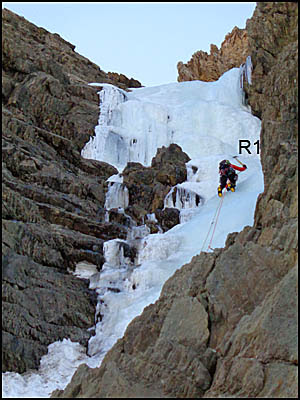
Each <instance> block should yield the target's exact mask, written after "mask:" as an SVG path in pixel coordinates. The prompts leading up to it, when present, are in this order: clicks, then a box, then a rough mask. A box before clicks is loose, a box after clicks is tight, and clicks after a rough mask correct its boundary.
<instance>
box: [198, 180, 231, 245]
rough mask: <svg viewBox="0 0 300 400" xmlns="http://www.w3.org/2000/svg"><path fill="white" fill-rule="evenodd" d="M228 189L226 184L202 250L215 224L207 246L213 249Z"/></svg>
mask: <svg viewBox="0 0 300 400" xmlns="http://www.w3.org/2000/svg"><path fill="white" fill-rule="evenodd" d="M226 189H227V184H226V186H225V191H224V195H223V196H222V197H221V201H220V202H219V205H218V207H217V209H216V212H215V215H214V217H213V219H212V221H211V224H210V228H209V230H208V233H207V235H206V238H205V240H204V242H203V246H202V249H201V251H203V249H204V246H205V243H206V241H207V238H208V237H209V234H210V231H211V228H212V227H213V225H214V229H213V232H212V235H211V238H210V241H209V244H208V246H207V250H213V248H212V247H211V244H212V240H213V237H214V234H215V230H216V226H217V222H218V219H219V216H220V212H221V208H222V204H223V200H224V197H225V194H226Z"/></svg>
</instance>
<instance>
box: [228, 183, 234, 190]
mask: <svg viewBox="0 0 300 400" xmlns="http://www.w3.org/2000/svg"><path fill="white" fill-rule="evenodd" d="M227 191H228V192H230V191H231V192H234V191H235V188H234V186H233V185H232V184H231V183H228V184H227Z"/></svg>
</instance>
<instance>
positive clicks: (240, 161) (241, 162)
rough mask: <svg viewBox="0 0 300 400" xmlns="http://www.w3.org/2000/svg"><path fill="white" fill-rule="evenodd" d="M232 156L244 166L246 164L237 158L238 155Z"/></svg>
mask: <svg viewBox="0 0 300 400" xmlns="http://www.w3.org/2000/svg"><path fill="white" fill-rule="evenodd" d="M232 158H235V159H236V161H237V162H239V163H240V164H241V165H242V166H244V164H243V163H242V162H241V161H240V160H239V159H238V158H237V156H232Z"/></svg>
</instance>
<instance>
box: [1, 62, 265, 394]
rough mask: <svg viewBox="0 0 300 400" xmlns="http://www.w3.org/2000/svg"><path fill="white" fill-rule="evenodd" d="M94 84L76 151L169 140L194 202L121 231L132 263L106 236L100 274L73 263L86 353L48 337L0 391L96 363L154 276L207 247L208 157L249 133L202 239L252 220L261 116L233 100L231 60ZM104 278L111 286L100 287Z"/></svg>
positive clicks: (121, 150)
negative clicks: (95, 114)
mask: <svg viewBox="0 0 300 400" xmlns="http://www.w3.org/2000/svg"><path fill="white" fill-rule="evenodd" d="M103 86H104V89H103V90H102V91H101V92H100V102H101V114H100V117H99V125H98V126H97V127H96V128H95V133H96V136H95V138H94V139H91V140H90V142H89V143H88V144H87V145H86V147H85V148H84V150H83V152H82V155H83V156H84V157H86V158H94V159H98V160H102V161H106V162H109V163H110V164H113V165H115V166H116V167H117V168H118V169H119V171H120V172H121V171H122V169H123V168H124V166H125V165H126V163H127V161H138V162H141V163H142V164H144V165H150V163H151V159H152V157H153V156H155V154H156V150H157V148H158V147H161V146H168V145H169V144H170V143H177V144H179V145H180V146H181V147H182V149H183V151H185V152H186V153H187V154H188V155H189V156H190V158H191V161H189V162H188V163H187V171H188V181H187V182H185V183H184V184H181V185H180V187H181V188H182V191H181V193H185V195H187V193H189V192H190V194H192V193H198V194H199V195H200V196H201V198H202V199H203V201H202V202H201V203H200V204H199V206H198V207H195V204H194V203H193V201H191V200H187V201H184V202H182V203H181V202H180V204H183V206H181V207H180V208H181V217H182V218H181V221H182V223H181V224H180V225H177V226H175V227H174V228H173V229H171V230H169V231H168V232H166V233H164V234H162V233H159V234H153V235H149V234H148V233H149V231H148V230H147V229H145V227H141V228H136V229H135V230H134V231H133V232H131V233H130V235H129V236H128V241H129V242H130V240H133V241H135V244H137V245H138V247H139V254H138V265H135V266H132V265H129V264H128V263H127V260H126V259H125V258H124V255H123V253H122V251H121V248H122V247H121V246H120V243H121V242H122V241H121V240H119V239H116V240H112V241H109V242H106V244H105V248H106V253H105V256H106V263H105V264H104V266H103V270H102V271H101V273H100V274H99V273H96V274H93V271H94V269H93V268H90V269H89V268H88V266H87V269H86V271H82V265H81V266H80V267H81V272H79V268H78V271H77V273H78V274H80V273H81V274H82V276H83V275H84V274H87V273H89V272H88V270H91V271H92V272H90V273H89V274H90V287H92V288H94V289H96V290H97V293H98V295H99V303H98V306H97V310H96V315H95V324H96V335H95V336H93V337H92V338H91V339H90V342H89V349H88V354H89V355H86V354H85V349H84V348H83V347H82V346H80V345H79V344H78V343H72V342H71V341H70V340H67V339H64V340H63V341H62V342H55V343H53V344H51V345H50V346H49V352H48V354H47V355H45V356H44V357H43V358H42V361H41V366H40V369H39V371H28V372H27V373H25V374H23V375H19V374H16V373H9V372H7V373H4V374H2V382H3V397H49V396H50V394H51V392H52V391H53V390H54V389H57V388H59V389H63V388H64V387H65V386H66V385H67V383H68V382H69V381H70V379H71V377H72V375H73V373H74V371H75V370H76V368H77V366H78V365H80V364H81V363H83V362H84V363H87V364H88V365H89V366H91V367H96V366H99V365H100V363H101V361H102V359H103V357H104V355H105V354H106V352H107V351H108V350H109V349H110V348H111V347H112V346H113V344H114V343H115V342H116V340H117V339H118V338H120V337H122V336H123V334H124V332H125V329H126V327H127V325H128V324H129V323H130V321H131V320H132V319H133V318H134V317H136V316H137V315H139V314H140V313H141V312H142V311H143V309H144V307H145V306H147V305H149V304H150V303H153V302H155V301H156V300H157V299H158V297H159V294H160V291H161V288H162V286H163V284H164V282H165V281H166V280H167V279H168V278H169V277H170V276H171V275H172V274H173V273H174V272H175V271H176V269H178V268H180V267H181V266H182V265H183V264H185V263H187V262H189V261H190V260H191V258H192V257H193V256H194V255H196V254H199V253H200V251H201V250H202V249H203V251H209V250H208V248H207V246H208V242H209V240H210V238H211V237H209V238H208V239H207V241H206V242H205V239H206V238H207V233H208V232H209V229H210V228H211V226H212V221H213V219H214V216H215V214H216V210H217V207H218V205H219V204H220V201H221V200H220V198H219V197H218V196H217V192H216V190H217V186H218V180H219V176H218V163H219V161H221V160H222V159H224V158H225V159H229V160H231V162H234V159H233V158H232V156H233V155H239V140H249V141H250V143H251V146H250V148H249V149H250V151H251V153H252V154H248V153H247V152H246V151H245V150H244V151H243V153H242V154H241V155H240V156H239V159H240V160H241V161H242V162H243V163H245V164H247V166H248V169H247V170H246V171H245V172H242V173H240V174H239V179H238V184H237V190H236V192H235V193H231V192H228V193H226V194H225V197H224V198H223V202H222V208H221V211H220V216H219V220H218V224H217V225H216V226H214V227H215V233H214V237H213V240H212V243H211V247H213V248H216V247H223V246H224V244H225V240H226V237H227V235H228V233H230V232H238V231H240V230H241V229H243V227H244V226H246V225H252V224H253V218H254V210H255V205H256V200H257V196H258V194H259V193H261V192H262V191H263V174H262V169H261V163H260V157H259V155H258V154H256V149H257V147H256V146H253V144H254V142H256V141H257V140H258V139H259V134H260V126H261V124H260V120H259V119H258V118H256V117H254V116H253V115H251V112H250V109H249V108H248V107H246V106H244V105H243V104H242V98H243V95H242V92H241V89H240V71H239V69H237V68H234V69H232V70H230V71H228V72H227V73H225V74H224V75H223V76H222V77H221V78H220V79H219V80H218V81H217V82H209V83H206V82H200V81H192V82H181V83H172V84H167V85H161V86H157V87H150V88H139V89H134V90H133V91H132V92H130V93H127V92H124V91H122V90H120V89H118V88H115V87H113V86H111V85H105V84H103ZM192 166H193V167H194V168H192ZM196 168H197V171H196V172H194V171H195V170H196ZM109 180H110V182H113V181H116V182H117V183H116V185H118V187H117V186H116V188H117V191H118V198H119V199H120V200H119V201H120V202H121V203H122V204H119V205H120V206H121V207H122V206H123V203H124V198H125V200H126V193H124V195H122V193H121V192H120V191H121V186H120V181H121V180H120V176H116V177H111V178H110V179H109ZM111 188H113V184H111ZM183 189H184V190H183ZM124 190H125V189H124ZM191 198H192V196H190V199H191ZM108 203H109V199H108ZM125 204H126V201H125ZM178 204H179V203H178ZM114 206H116V204H114ZM182 207H183V208H182ZM138 236H140V237H141V238H140V239H137V237H138ZM92 274H93V275H92ZM107 282H110V286H112V287H115V288H117V289H119V290H120V292H118V293H115V292H112V291H108V290H106V286H107ZM100 299H101V303H100ZM102 302H104V303H102ZM100 313H101V314H102V315H103V318H102V321H101V322H100V321H99V320H98V317H99V314H100Z"/></svg>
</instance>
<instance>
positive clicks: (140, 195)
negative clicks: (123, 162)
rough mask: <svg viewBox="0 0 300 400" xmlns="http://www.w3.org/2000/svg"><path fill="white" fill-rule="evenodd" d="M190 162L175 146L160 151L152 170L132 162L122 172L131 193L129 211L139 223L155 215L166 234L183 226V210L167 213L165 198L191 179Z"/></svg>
mask: <svg viewBox="0 0 300 400" xmlns="http://www.w3.org/2000/svg"><path fill="white" fill-rule="evenodd" d="M189 160H190V158H189V156H188V155H187V154H186V153H184V152H183V151H182V149H181V147H180V146H178V145H177V144H174V143H173V144H171V145H170V146H169V147H167V148H166V147H164V146H163V147H162V148H160V149H158V150H157V154H156V156H155V157H153V159H152V162H151V167H144V166H143V165H142V164H140V163H135V162H130V163H128V164H127V166H126V167H125V169H124V170H123V172H122V175H123V183H124V184H125V185H126V187H127V188H128V191H129V204H130V207H128V208H127V209H125V211H126V213H127V214H128V215H131V216H132V217H133V219H135V221H136V222H137V223H138V224H141V223H143V220H144V218H143V217H145V216H146V215H147V214H153V213H154V214H155V215H156V218H157V219H158V221H159V223H160V226H161V227H162V229H163V231H166V230H168V229H170V228H172V227H173V226H174V225H176V224H178V223H179V210H177V209H172V211H171V210H170V209H169V210H164V211H162V209H163V208H164V198H165V197H166V195H167V194H168V192H169V191H170V189H171V188H172V187H173V186H175V185H177V184H178V183H182V182H184V181H186V179H187V171H186V166H185V163H187V162H188V161H189Z"/></svg>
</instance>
